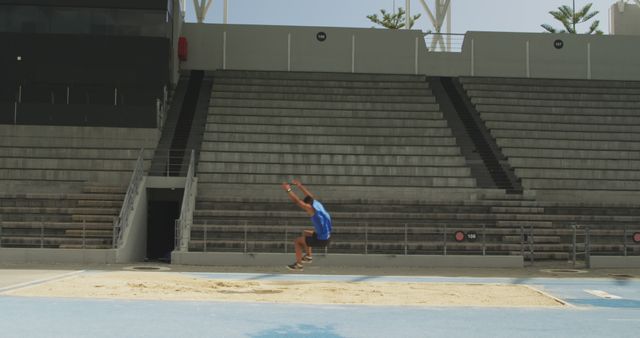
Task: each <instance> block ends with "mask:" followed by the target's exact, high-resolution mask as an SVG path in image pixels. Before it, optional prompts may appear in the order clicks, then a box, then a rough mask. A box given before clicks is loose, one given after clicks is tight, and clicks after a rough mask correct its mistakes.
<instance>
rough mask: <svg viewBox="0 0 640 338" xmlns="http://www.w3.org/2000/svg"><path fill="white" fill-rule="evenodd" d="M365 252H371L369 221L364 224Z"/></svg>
mask: <svg viewBox="0 0 640 338" xmlns="http://www.w3.org/2000/svg"><path fill="white" fill-rule="evenodd" d="M364 254H365V255H367V254H369V223H365V224H364Z"/></svg>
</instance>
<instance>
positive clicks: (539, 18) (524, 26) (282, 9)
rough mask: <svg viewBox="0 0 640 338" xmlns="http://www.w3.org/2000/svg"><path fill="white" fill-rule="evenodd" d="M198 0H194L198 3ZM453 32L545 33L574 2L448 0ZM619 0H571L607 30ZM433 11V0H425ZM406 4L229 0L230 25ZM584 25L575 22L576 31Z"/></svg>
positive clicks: (338, 20)
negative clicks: (556, 14)
mask: <svg viewBox="0 0 640 338" xmlns="http://www.w3.org/2000/svg"><path fill="white" fill-rule="evenodd" d="M199 1H200V0H198V2H199ZM451 1H452V5H451V6H452V17H451V22H452V29H451V33H465V32H467V31H508V32H543V31H544V30H543V29H542V27H540V25H541V24H543V23H548V24H551V25H552V26H553V27H557V28H560V26H561V25H560V23H559V22H557V21H555V20H554V19H553V17H551V15H549V11H551V10H555V9H557V8H558V7H559V6H561V5H569V6H571V5H572V0H451ZM616 1H617V0H575V2H576V9H579V8H582V7H583V6H584V5H586V4H588V3H593V7H592V10H597V11H599V12H600V13H599V14H598V15H597V16H596V17H595V19H597V20H600V26H599V28H600V30H602V31H603V32H604V33H605V34H608V33H609V8H610V7H611V5H613V4H614V3H616ZM186 2H187V18H186V20H187V21H188V22H195V21H196V18H195V14H194V13H195V12H194V9H193V0H186ZM426 2H427V4H428V5H429V6H430V7H431V9H432V11H434V3H435V0H426ZM223 3H224V0H214V2H213V5H212V6H211V9H210V10H209V14H208V16H207V19H206V20H205V22H211V23H222V13H223V9H222V8H223ZM394 3H395V5H396V7H404V6H405V0H395V1H394V0H228V6H229V11H228V13H229V14H228V23H230V24H260V25H285V26H332V27H364V28H370V27H373V26H374V24H373V23H371V22H370V21H369V20H368V19H367V18H366V16H367V15H369V14H374V13H379V11H380V9H386V10H388V11H389V10H392V9H393V6H394ZM411 12H412V15H413V14H417V13H422V17H421V18H420V19H419V20H418V21H417V22H416V25H415V26H414V29H421V30H423V31H427V30H433V29H432V26H431V22H430V21H429V19H428V18H427V14H426V13H425V11H424V9H423V7H422V5H421V4H420V1H419V0H411ZM587 28H588V24H582V25H578V32H582V31H585V30H586V29H587Z"/></svg>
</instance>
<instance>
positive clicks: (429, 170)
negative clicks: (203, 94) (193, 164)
mask: <svg viewBox="0 0 640 338" xmlns="http://www.w3.org/2000/svg"><path fill="white" fill-rule="evenodd" d="M197 172H198V177H199V184H200V187H201V189H200V193H201V194H204V195H216V194H220V195H224V194H225V192H224V191H226V190H228V189H231V190H234V191H236V192H237V193H241V191H245V192H247V191H249V192H250V193H251V194H256V193H260V192H259V191H256V190H260V191H264V192H265V193H267V194H274V193H275V192H276V191H277V189H278V186H277V185H278V184H279V183H281V182H283V181H286V180H288V179H289V178H290V177H292V176H295V177H298V178H300V179H301V180H303V181H305V182H307V183H309V184H314V185H316V187H318V188H319V189H320V190H322V191H323V192H327V193H328V192H329V191H331V190H333V191H335V190H341V191H343V192H344V191H350V190H352V191H356V190H358V191H366V189H376V188H385V189H382V190H378V192H379V193H380V192H382V193H384V191H387V193H388V195H389V196H392V192H393V191H394V190H395V191H398V190H403V189H404V188H408V189H409V190H410V189H414V188H435V187H438V188H453V189H455V188H459V189H463V190H464V189H470V188H471V189H473V188H475V186H476V185H475V179H474V178H472V177H471V174H470V171H469V168H468V167H467V166H466V163H465V160H464V157H462V156H461V155H460V151H459V148H458V147H457V145H456V143H455V138H454V137H453V136H452V134H451V130H450V129H449V128H448V127H447V124H446V121H445V120H444V119H443V117H442V113H441V112H440V111H439V108H438V105H437V103H435V99H434V97H433V95H432V94H431V92H430V89H429V86H428V84H427V83H426V81H425V78H424V77H421V76H405V75H363V74H327V73H325V74H319V73H282V72H241V71H219V72H216V73H215V75H214V87H213V92H212V97H211V107H210V112H209V117H208V120H207V127H206V131H205V134H204V142H203V144H202V150H201V153H200V163H199V166H198V170H197ZM243 184H245V185H247V186H251V187H252V188H250V189H238V186H241V185H243ZM257 187H259V189H256V188H257ZM274 187H275V189H274ZM336 188H337V189H336ZM362 188H364V190H362ZM329 194H331V193H329ZM382 197H384V196H382Z"/></svg>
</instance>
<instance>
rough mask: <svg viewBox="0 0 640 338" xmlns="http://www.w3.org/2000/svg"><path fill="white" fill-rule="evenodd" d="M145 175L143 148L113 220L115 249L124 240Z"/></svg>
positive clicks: (113, 244)
mask: <svg viewBox="0 0 640 338" xmlns="http://www.w3.org/2000/svg"><path fill="white" fill-rule="evenodd" d="M143 177H144V148H141V149H140V153H139V154H138V159H137V160H136V165H135V167H134V169H133V173H132V174H131V180H130V181H129V187H128V188H127V193H126V195H125V196H124V201H123V202H122V208H121V209H120V214H119V215H118V216H117V217H115V218H114V220H113V241H112V246H113V248H114V249H115V248H118V247H119V246H120V244H121V242H122V234H123V233H124V231H125V229H126V227H127V224H128V223H129V215H130V214H131V210H132V209H133V202H134V201H135V197H136V195H137V194H138V190H139V189H138V188H139V186H140V182H142V178H143Z"/></svg>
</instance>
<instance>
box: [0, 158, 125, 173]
mask: <svg viewBox="0 0 640 338" xmlns="http://www.w3.org/2000/svg"><path fill="white" fill-rule="evenodd" d="M135 163H136V162H135V159H120V160H117V161H114V160H113V159H88V158H83V159H60V158H6V157H5V158H0V168H3V169H53V170H65V169H70V170H96V169H99V170H100V171H125V170H130V171H133V168H134V167H135Z"/></svg>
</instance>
